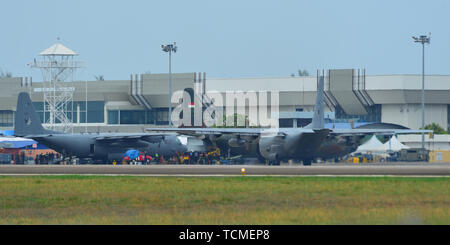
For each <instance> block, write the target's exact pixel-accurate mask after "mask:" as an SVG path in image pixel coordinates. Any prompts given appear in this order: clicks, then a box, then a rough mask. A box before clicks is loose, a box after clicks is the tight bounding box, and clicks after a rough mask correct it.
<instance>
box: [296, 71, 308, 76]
mask: <svg viewBox="0 0 450 245" xmlns="http://www.w3.org/2000/svg"><path fill="white" fill-rule="evenodd" d="M298 76H299V77H306V76H309V72H308V71H307V70H303V71H302V70H298Z"/></svg>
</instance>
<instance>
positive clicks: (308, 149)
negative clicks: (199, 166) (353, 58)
mask: <svg viewBox="0 0 450 245" xmlns="http://www.w3.org/2000/svg"><path fill="white" fill-rule="evenodd" d="M323 90H324V78H323V76H321V77H320V79H319V83H318V93H317V98H316V104H315V106H314V116H313V118H312V122H311V123H310V124H308V125H307V126H305V127H303V128H147V129H146V130H147V131H151V132H177V133H179V134H185V135H193V136H197V137H202V138H204V139H205V141H209V142H213V143H214V142H215V141H218V140H220V139H221V138H223V136H225V137H226V138H228V144H229V146H230V147H240V148H243V147H246V146H248V145H255V144H256V145H257V148H258V150H259V154H257V155H261V156H262V157H263V158H265V159H266V160H268V161H269V163H274V164H279V163H280V161H285V160H291V159H292V160H298V161H302V162H303V164H304V165H311V162H312V161H313V159H315V158H318V157H321V158H323V159H329V158H338V157H341V156H344V155H346V154H348V153H351V152H353V151H355V150H356V148H357V147H358V146H359V145H360V144H361V139H362V138H364V137H365V136H366V135H368V134H383V135H393V134H405V133H421V132H430V130H409V129H371V128H364V129H327V128H325V126H324V125H325V121H324V91H323ZM230 136H231V137H230ZM248 148H249V149H250V148H251V147H248Z"/></svg>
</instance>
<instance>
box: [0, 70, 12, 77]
mask: <svg viewBox="0 0 450 245" xmlns="http://www.w3.org/2000/svg"><path fill="white" fill-rule="evenodd" d="M7 77H8V78H9V77H12V73H11V72H8V71H3V70H2V69H0V78H7Z"/></svg>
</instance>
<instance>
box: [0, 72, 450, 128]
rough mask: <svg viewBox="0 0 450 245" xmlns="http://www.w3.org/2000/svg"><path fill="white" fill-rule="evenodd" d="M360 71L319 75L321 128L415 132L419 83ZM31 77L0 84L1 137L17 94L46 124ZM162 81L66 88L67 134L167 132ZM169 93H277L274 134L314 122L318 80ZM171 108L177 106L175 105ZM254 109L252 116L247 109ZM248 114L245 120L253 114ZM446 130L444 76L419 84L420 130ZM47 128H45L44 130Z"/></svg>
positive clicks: (187, 80) (179, 82)
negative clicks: (382, 126) (384, 126)
mask: <svg viewBox="0 0 450 245" xmlns="http://www.w3.org/2000/svg"><path fill="white" fill-rule="evenodd" d="M364 73H365V72H364V71H363V70H362V71H361V70H354V69H345V70H329V71H326V72H324V74H325V102H326V107H325V108H326V113H325V115H326V122H327V123H328V124H327V125H330V124H332V125H333V127H334V125H339V124H340V123H349V122H352V123H368V122H383V123H394V124H399V125H402V126H405V127H408V128H411V129H418V128H420V127H421V88H422V76H421V75H367V76H366V75H365V74H364ZM35 80H37V79H33V78H31V77H12V78H0V130H12V129H13V128H14V113H15V111H16V103H17V97H18V94H19V93H20V92H23V91H25V92H29V93H30V95H31V98H32V100H33V103H34V106H35V108H36V110H37V111H38V113H39V115H40V118H41V120H42V121H44V119H45V117H47V118H48V116H49V115H48V112H45V109H44V103H43V92H42V91H43V90H44V83H43V82H38V81H35ZM168 80H169V77H168V74H139V75H131V76H130V78H129V79H127V80H99V81H74V82H66V83H65V86H66V87H69V88H71V89H73V99H72V102H71V103H69V105H68V106H67V109H66V110H67V116H68V117H69V119H70V120H72V121H73V132H91V133H96V132H143V130H144V128H146V127H155V126H161V127H162V126H167V124H168V118H169V113H168V103H169V98H168V95H169V93H168ZM172 83H173V91H177V90H185V91H187V92H190V91H193V89H194V88H195V87H196V86H199V87H202V88H204V89H205V90H206V91H216V92H218V93H222V94H223V95H224V98H225V93H226V92H227V91H242V92H244V93H245V92H249V91H255V92H260V91H277V92H279V125H280V127H301V126H303V125H306V124H307V123H308V122H309V121H310V120H311V118H312V112H313V107H314V103H315V98H316V94H317V83H318V76H304V77H274V78H206V76H205V73H195V72H192V73H176V74H172ZM173 106H174V107H175V106H176V104H173ZM253 109H254V108H253ZM253 109H252V108H249V109H247V112H250V111H251V110H253ZM431 123H437V124H439V125H440V126H441V127H442V128H444V129H446V130H450V76H449V75H427V76H425V124H431ZM44 126H45V125H44Z"/></svg>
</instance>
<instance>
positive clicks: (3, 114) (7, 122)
mask: <svg viewBox="0 0 450 245" xmlns="http://www.w3.org/2000/svg"><path fill="white" fill-rule="evenodd" d="M12 126H14V112H13V111H3V110H2V111H0V127H12Z"/></svg>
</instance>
